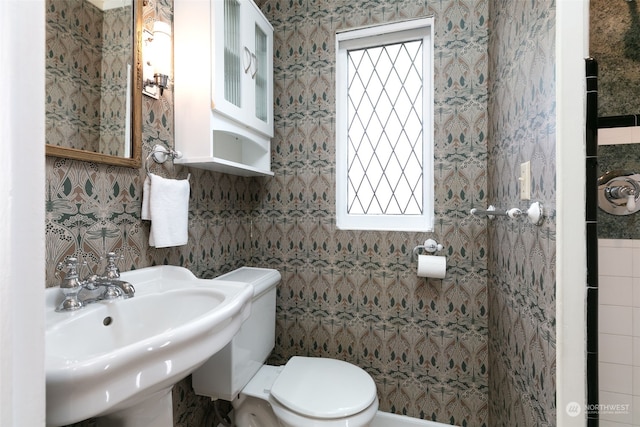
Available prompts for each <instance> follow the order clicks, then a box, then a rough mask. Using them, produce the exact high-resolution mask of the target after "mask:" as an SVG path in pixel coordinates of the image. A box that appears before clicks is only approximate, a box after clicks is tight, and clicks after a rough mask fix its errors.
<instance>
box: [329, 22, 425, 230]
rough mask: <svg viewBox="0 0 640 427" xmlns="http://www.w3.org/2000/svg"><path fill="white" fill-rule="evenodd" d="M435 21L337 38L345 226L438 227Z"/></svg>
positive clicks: (341, 218) (339, 183) (339, 170)
mask: <svg viewBox="0 0 640 427" xmlns="http://www.w3.org/2000/svg"><path fill="white" fill-rule="evenodd" d="M432 21H433V19H432V18H425V19H416V20H411V21H404V22H398V23H394V24H386V25H380V26H375V27H367V28H362V29H358V30H352V31H347V32H343V33H338V34H337V35H336V51H337V58H336V221H337V226H338V228H340V229H347V230H363V229H366V230H398V231H430V230H432V229H433V83H432V81H433V43H432V36H431V31H432V26H433V25H432V24H433V22H432Z"/></svg>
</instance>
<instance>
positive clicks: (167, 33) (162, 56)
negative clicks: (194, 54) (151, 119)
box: [142, 21, 172, 99]
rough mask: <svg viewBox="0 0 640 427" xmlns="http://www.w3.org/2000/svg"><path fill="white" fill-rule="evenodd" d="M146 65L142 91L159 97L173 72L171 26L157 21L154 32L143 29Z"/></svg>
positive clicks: (153, 96) (156, 97)
mask: <svg viewBox="0 0 640 427" xmlns="http://www.w3.org/2000/svg"><path fill="white" fill-rule="evenodd" d="M143 43H144V52H143V56H144V64H143V65H144V67H143V73H142V74H143V88H142V93H143V94H145V95H147V96H150V97H152V98H155V99H158V98H159V97H160V96H162V92H163V91H164V89H166V88H167V86H168V84H169V74H170V73H171V52H172V50H171V26H170V25H169V24H167V23H166V22H161V21H156V22H155V23H154V24H153V34H152V33H151V32H150V31H148V30H144V31H143Z"/></svg>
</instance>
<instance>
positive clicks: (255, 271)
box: [213, 267, 282, 297]
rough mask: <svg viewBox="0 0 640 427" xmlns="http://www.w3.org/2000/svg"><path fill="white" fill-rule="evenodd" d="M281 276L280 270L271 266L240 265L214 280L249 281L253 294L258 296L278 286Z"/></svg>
mask: <svg viewBox="0 0 640 427" xmlns="http://www.w3.org/2000/svg"><path fill="white" fill-rule="evenodd" d="M281 278H282V276H281V275H280V272H279V271H278V270H274V269H271V268H259V267H240V268H238V269H236V270H233V271H230V272H228V273H226V274H223V275H222V276H218V277H216V278H215V279H213V280H229V281H231V282H242V283H249V284H250V285H252V286H253V296H254V297H256V296H258V295H260V294H261V293H263V292H265V291H266V290H267V289H270V288H272V287H274V286H276V285H277V284H278V282H280V279H281Z"/></svg>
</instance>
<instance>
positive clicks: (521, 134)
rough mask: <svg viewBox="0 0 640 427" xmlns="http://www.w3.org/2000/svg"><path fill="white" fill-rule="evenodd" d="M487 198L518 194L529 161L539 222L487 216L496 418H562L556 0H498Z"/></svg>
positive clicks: (505, 422) (529, 422) (509, 200)
mask: <svg viewBox="0 0 640 427" xmlns="http://www.w3.org/2000/svg"><path fill="white" fill-rule="evenodd" d="M489 10H490V11H491V16H490V18H489V19H490V22H491V24H490V25H491V37H490V43H489V46H490V47H489V58H490V65H489V75H490V76H491V79H490V82H491V83H490V88H489V93H490V94H491V97H490V101H489V117H490V118H491V123H490V124H489V137H488V147H489V166H488V171H489V179H488V183H489V184H488V199H489V200H490V201H491V203H492V204H494V205H496V206H500V207H510V206H517V207H520V208H527V207H528V203H527V202H521V201H520V200H519V185H518V180H517V178H518V176H519V174H520V163H521V162H525V161H529V160H530V161H531V176H532V184H533V185H532V193H531V197H532V200H537V201H540V202H542V203H543V205H544V207H545V209H546V212H547V215H548V217H547V218H546V219H545V222H544V224H543V225H542V226H540V227H537V226H533V225H531V224H529V222H528V221H523V220H518V221H514V220H507V219H504V218H497V219H495V220H493V221H492V222H490V225H489V236H488V246H489V259H488V270H489V290H488V293H489V302H488V305H489V332H488V336H489V419H490V420H491V425H492V426H516V425H517V426H553V425H555V418H556V408H555V378H556V376H555V369H556V357H555V353H556V341H555V336H556V333H555V248H556V242H555V197H556V194H555V144H556V141H555V126H556V124H555V77H554V67H555V59H554V58H555V50H554V47H555V39H554V36H555V29H554V27H555V2H554V1H538V2H523V1H511V0H491V5H490V7H489Z"/></svg>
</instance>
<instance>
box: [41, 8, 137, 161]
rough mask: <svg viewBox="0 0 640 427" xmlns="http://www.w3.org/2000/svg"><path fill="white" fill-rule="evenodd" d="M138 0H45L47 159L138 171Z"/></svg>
mask: <svg viewBox="0 0 640 427" xmlns="http://www.w3.org/2000/svg"><path fill="white" fill-rule="evenodd" d="M142 6H143V0H71V1H69V0H46V15H45V16H46V23H45V24H46V36H47V41H46V60H45V74H46V97H45V104H46V105H45V111H46V148H45V153H46V155H47V156H56V157H63V158H69V159H76V160H84V161H88V162H96V163H105V164H109V165H116V166H125V167H132V168H139V167H140V166H141V165H142V30H143V24H142Z"/></svg>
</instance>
